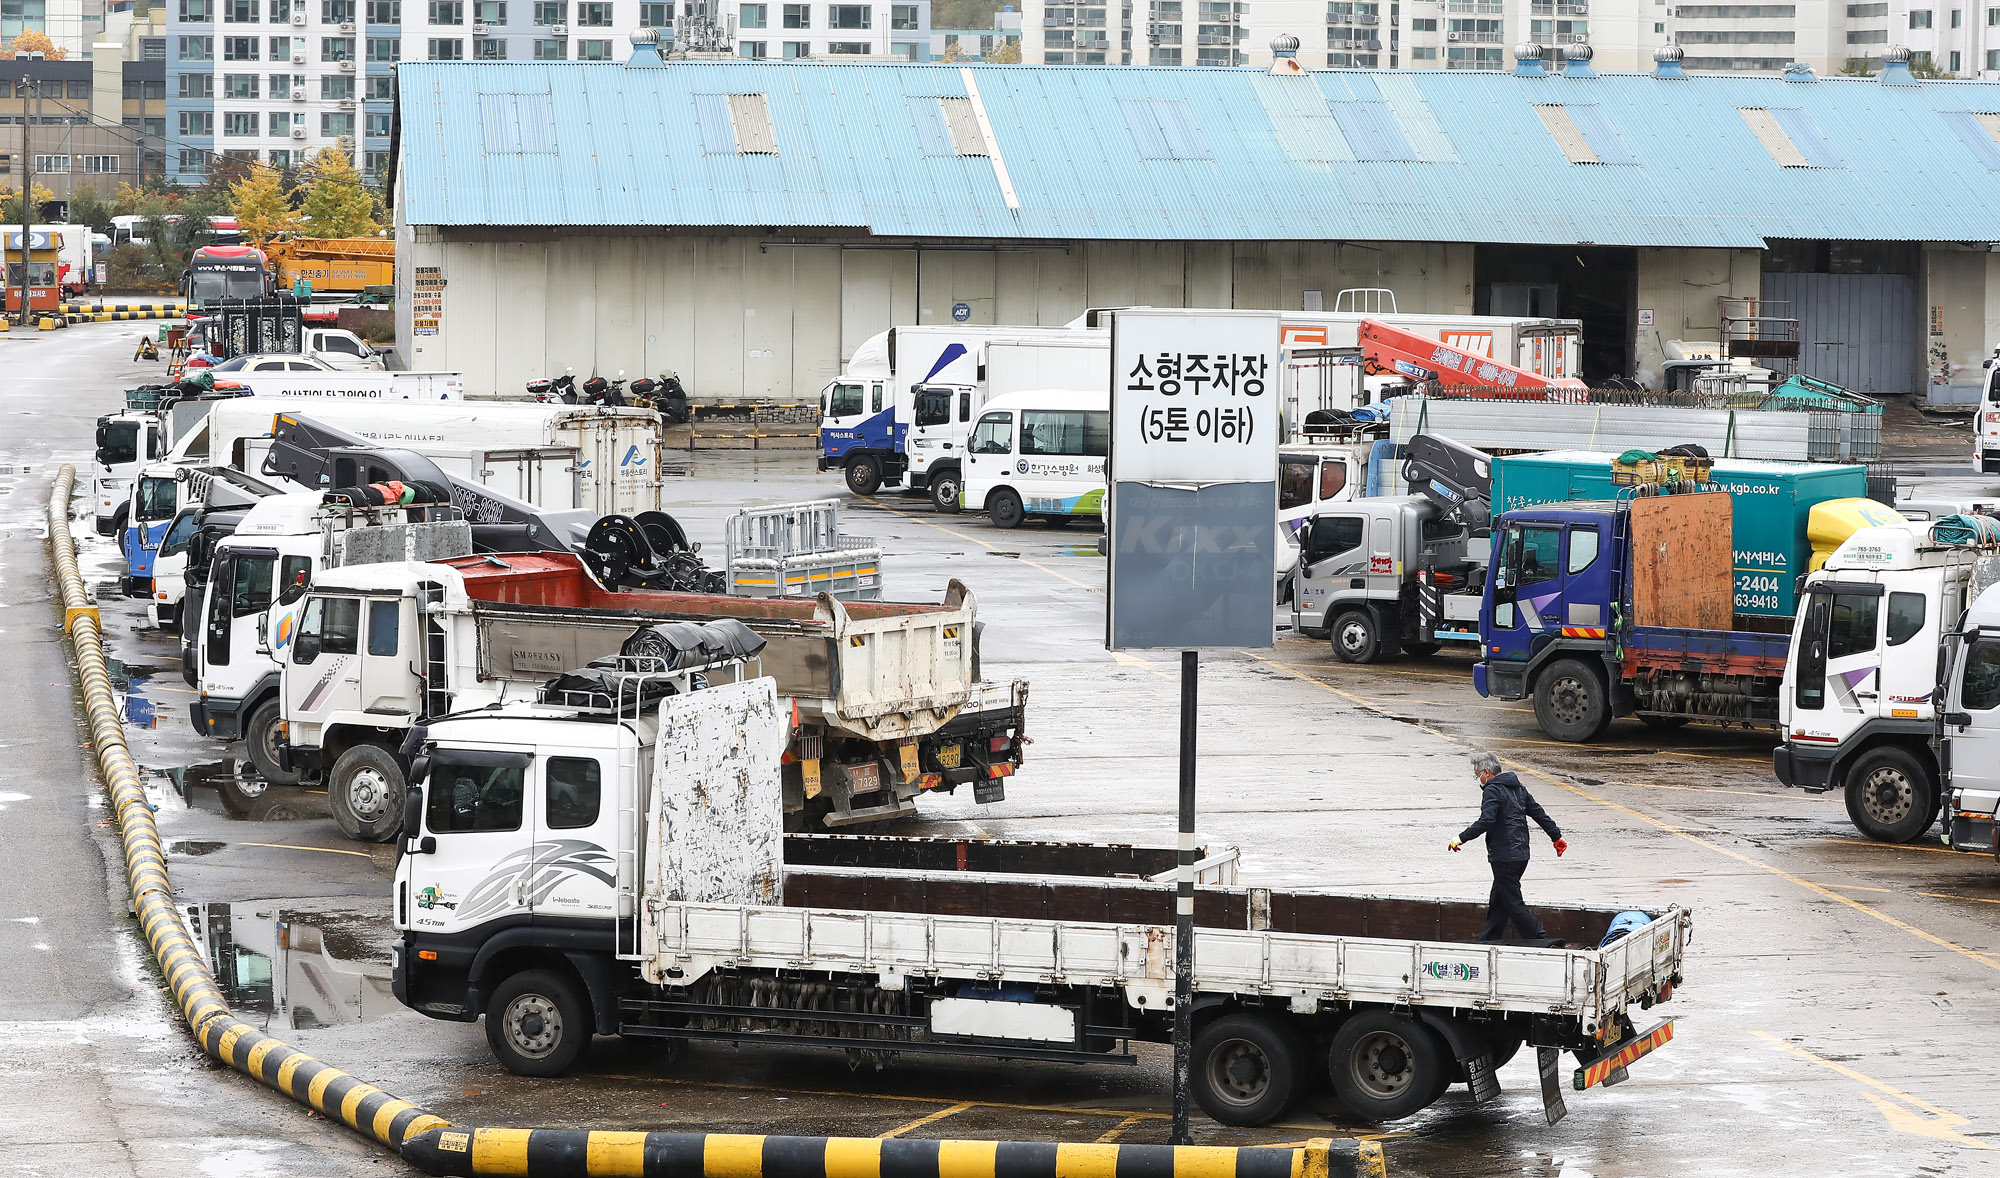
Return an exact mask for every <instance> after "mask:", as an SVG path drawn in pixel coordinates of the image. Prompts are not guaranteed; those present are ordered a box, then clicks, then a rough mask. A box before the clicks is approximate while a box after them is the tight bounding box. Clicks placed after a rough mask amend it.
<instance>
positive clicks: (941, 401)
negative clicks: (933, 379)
mask: <svg viewBox="0 0 2000 1178" xmlns="http://www.w3.org/2000/svg"><path fill="white" fill-rule="evenodd" d="M950 422H951V390H950V389H919V390H917V424H918V425H948V424H950Z"/></svg>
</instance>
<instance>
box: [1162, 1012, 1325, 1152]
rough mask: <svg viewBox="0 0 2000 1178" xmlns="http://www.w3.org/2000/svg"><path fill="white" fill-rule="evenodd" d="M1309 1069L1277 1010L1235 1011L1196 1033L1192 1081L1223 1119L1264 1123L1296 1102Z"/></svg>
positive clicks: (1200, 1098)
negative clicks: (1271, 1011) (1275, 1012)
mask: <svg viewBox="0 0 2000 1178" xmlns="http://www.w3.org/2000/svg"><path fill="white" fill-rule="evenodd" d="M1305 1070H1306V1069H1305V1048H1304V1047H1303V1046H1302V1045H1301V1044H1300V1043H1299V1038H1298V1036H1297V1035H1296V1034H1294V1033H1293V1031H1292V1029H1291V1027H1289V1026H1287V1025H1286V1024H1285V1023H1283V1022H1282V1021H1280V1020H1279V1019H1277V1018H1275V1017H1273V1016H1271V1015H1266V1014H1248V1013H1246V1014H1229V1015H1224V1016H1223V1017H1221V1018H1219V1019H1216V1020H1215V1021H1214V1022H1212V1023H1210V1024H1208V1025H1207V1026H1206V1027H1203V1028H1202V1029H1201V1033H1200V1034H1198V1035H1196V1036H1195V1037H1194V1058H1193V1060H1192V1063H1191V1066H1190V1067H1189V1069H1188V1072H1189V1075H1188V1087H1189V1088H1190V1089H1192V1090H1193V1093H1194V1099H1195V1103H1197V1104H1199V1105H1201V1110H1202V1111H1203V1112H1205V1113H1207V1114H1208V1115H1209V1116H1211V1117H1213V1118H1214V1119H1215V1120H1217V1121H1219V1122H1221V1123H1222V1124H1224V1125H1245V1126H1250V1125H1262V1124H1264V1123H1266V1122H1268V1121H1271V1120H1274V1119H1276V1118H1277V1117H1278V1116H1279V1115H1281V1114H1282V1113H1283V1112H1284V1111H1285V1110H1286V1109H1288V1108H1290V1107H1291V1106H1292V1102H1293V1101H1294V1100H1296V1099H1297V1098H1298V1095H1299V1090H1300V1089H1299V1085H1300V1083H1301V1082H1302V1080H1303V1079H1304V1075H1305Z"/></svg>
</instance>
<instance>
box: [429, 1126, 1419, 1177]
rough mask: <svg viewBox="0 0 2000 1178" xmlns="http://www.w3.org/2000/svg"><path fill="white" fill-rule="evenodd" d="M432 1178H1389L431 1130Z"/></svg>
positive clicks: (1341, 1162)
mask: <svg viewBox="0 0 2000 1178" xmlns="http://www.w3.org/2000/svg"><path fill="white" fill-rule="evenodd" d="M403 1157H404V1158H405V1159H406V1160H408V1161H409V1162H411V1163H412V1164H414V1165H415V1166H417V1167H418V1168H419V1169H421V1170H423V1171H424V1172H425V1173H426V1174H437V1175H473V1174H476V1175H485V1174H513V1175H523V1176H526V1178H1381V1176H1382V1174H1383V1173H1384V1170H1383V1161H1382V1147H1381V1146H1380V1145H1377V1144H1376V1143H1375V1142H1372V1141H1334V1140H1318V1141H1312V1142H1309V1143H1307V1144H1306V1145H1303V1146H1294V1147H1287V1148H1265V1149H1260V1148H1243V1149H1239V1148H1234V1147H1227V1146H1171V1145H1068V1144H1060V1143H1055V1142H1038V1141H915V1140H909V1139H905V1138H890V1139H887V1140H884V1139H880V1138H872V1137H767V1136H760V1135H754V1134H730V1133H614V1132H606V1131H602V1130H584V1129H465V1128H456V1127H454V1128H448V1129H432V1130H428V1131H426V1132H424V1133H421V1134H418V1135H416V1136H413V1137H411V1138H410V1139H409V1140H408V1141H406V1142H404V1144H403Z"/></svg>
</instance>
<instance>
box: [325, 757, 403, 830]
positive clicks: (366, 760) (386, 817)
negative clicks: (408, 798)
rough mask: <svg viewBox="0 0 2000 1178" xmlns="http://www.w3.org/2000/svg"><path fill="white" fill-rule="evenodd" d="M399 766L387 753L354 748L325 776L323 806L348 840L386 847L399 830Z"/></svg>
mask: <svg viewBox="0 0 2000 1178" xmlns="http://www.w3.org/2000/svg"><path fill="white" fill-rule="evenodd" d="M404 789H405V780H404V774H403V766H402V763H401V762H399V761H397V760H396V757H395V755H394V754H393V753H391V752H389V750H387V749H382V748H376V747H375V746H374V745H372V744H357V745H355V746H354V747H353V748H351V749H348V750H347V751H346V752H344V753H342V754H340V758H339V759H338V760H336V761H335V762H334V763H333V769H332V770H331V771H330V772H328V773H327V775H326V805H327V809H329V810H331V811H333V822H334V825H335V826H338V827H340V831H341V833H342V834H345V835H346V836H347V837H348V838H351V839H356V840H358V841H360V842H364V843H386V842H388V841H389V840H390V839H392V838H395V837H396V835H397V834H398V833H400V832H401V831H402V829H403V794H404Z"/></svg>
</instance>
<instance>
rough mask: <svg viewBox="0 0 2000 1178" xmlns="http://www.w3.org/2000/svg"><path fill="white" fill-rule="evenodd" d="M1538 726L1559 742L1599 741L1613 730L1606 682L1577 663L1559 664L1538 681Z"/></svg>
mask: <svg viewBox="0 0 2000 1178" xmlns="http://www.w3.org/2000/svg"><path fill="white" fill-rule="evenodd" d="M1535 722H1536V723H1537V724H1540V725H1541V726H1542V731H1543V732H1546V733H1548V734H1549V735H1550V736H1552V737H1554V738H1556V739H1557V740H1567V741H1584V740H1596V739H1597V738H1598V736H1599V735H1601V734H1602V733H1603V732H1604V730H1605V729H1606V728H1608V727H1610V726H1611V701H1610V699H1609V698H1608V696H1607V694H1606V692H1605V690H1604V680H1603V678H1602V677H1601V676H1599V675H1598V673H1597V672H1596V671H1593V670H1591V669H1590V668H1589V667H1588V666H1586V665H1585V664H1584V663H1582V662H1581V661H1579V660H1577V659H1561V660H1558V661H1557V662H1556V663H1555V664H1554V665H1553V666H1551V667H1550V668H1549V669H1548V670H1546V671H1543V672H1542V674H1541V677H1540V678H1539V679H1537V680H1535Z"/></svg>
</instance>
